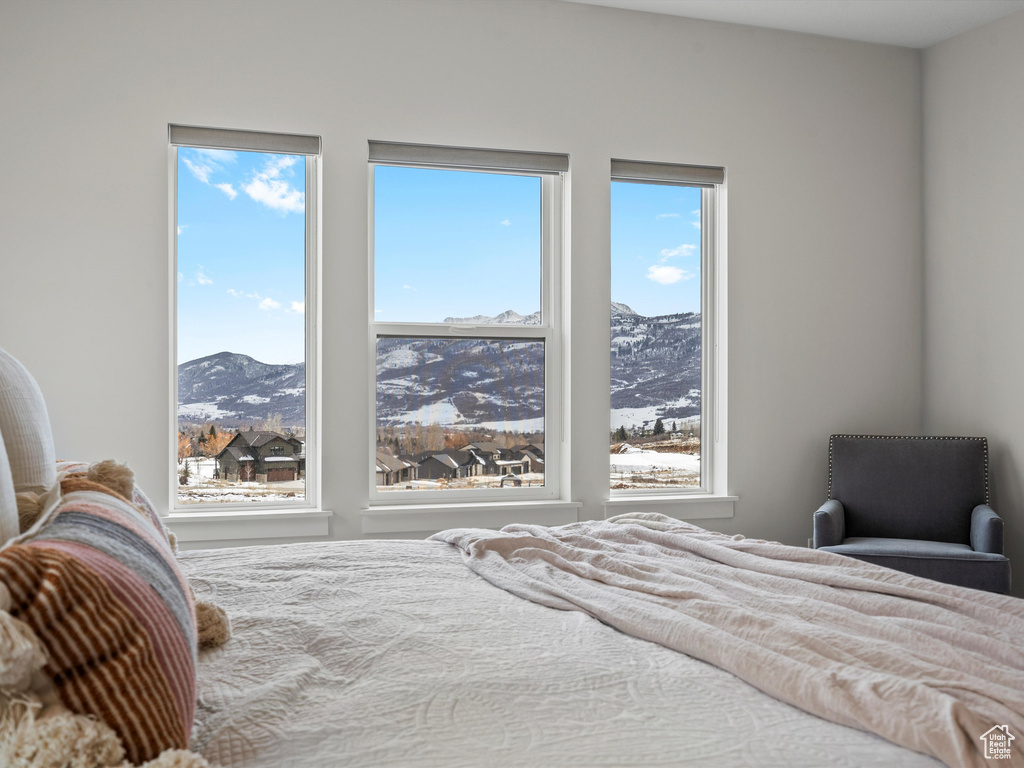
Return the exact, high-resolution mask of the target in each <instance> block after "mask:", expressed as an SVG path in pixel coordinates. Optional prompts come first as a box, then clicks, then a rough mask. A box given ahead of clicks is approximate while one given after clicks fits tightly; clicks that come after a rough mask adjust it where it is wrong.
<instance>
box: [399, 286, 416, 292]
mask: <svg viewBox="0 0 1024 768" xmlns="http://www.w3.org/2000/svg"><path fill="white" fill-rule="evenodd" d="M402 288H403V289H405V290H407V291H419V288H416V287H415V286H412V285H403V286H402Z"/></svg>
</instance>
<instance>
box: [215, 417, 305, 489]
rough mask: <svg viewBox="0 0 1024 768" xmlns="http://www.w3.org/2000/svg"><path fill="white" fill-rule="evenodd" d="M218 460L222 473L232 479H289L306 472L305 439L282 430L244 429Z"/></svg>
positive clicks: (283, 480) (260, 480)
mask: <svg viewBox="0 0 1024 768" xmlns="http://www.w3.org/2000/svg"><path fill="white" fill-rule="evenodd" d="M216 459H217V472H218V474H219V476H220V477H222V478H224V479H226V480H229V481H231V482H237V481H242V482H250V481H255V482H257V483H277V482H286V481H289V480H299V479H301V478H303V477H305V472H306V455H305V453H304V452H303V445H302V441H301V440H299V439H297V438H294V437H290V436H288V435H282V434H280V433H278V432H266V431H262V430H255V429H246V430H242V431H240V432H238V434H236V435H235V436H234V437H233V438H232V439H231V442H230V443H228V444H227V445H226V446H224V449H223V450H222V451H221V452H220V453H218V454H217V456H216Z"/></svg>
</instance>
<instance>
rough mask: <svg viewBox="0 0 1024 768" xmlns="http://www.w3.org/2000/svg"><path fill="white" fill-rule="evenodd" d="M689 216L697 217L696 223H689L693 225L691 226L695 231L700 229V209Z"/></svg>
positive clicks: (691, 212)
mask: <svg viewBox="0 0 1024 768" xmlns="http://www.w3.org/2000/svg"><path fill="white" fill-rule="evenodd" d="M690 215H691V216H696V217H697V220H696V221H691V222H690V223H691V224H693V226H694V227H696V228H697V229H700V208H698V209H697V210H696V211H690Z"/></svg>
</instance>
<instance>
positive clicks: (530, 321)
mask: <svg viewBox="0 0 1024 768" xmlns="http://www.w3.org/2000/svg"><path fill="white" fill-rule="evenodd" d="M444 321H445V322H446V323H448V324H450V325H540V310H537V311H536V312H533V313H531V314H529V315H520V314H519V313H518V312H516V311H515V310H512V309H507V310H505V311H504V312H502V313H501V314H500V315H495V316H494V317H488V316H487V315H474V316H473V317H446V318H445V319H444Z"/></svg>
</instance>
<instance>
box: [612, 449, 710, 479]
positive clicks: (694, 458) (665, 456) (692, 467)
mask: <svg viewBox="0 0 1024 768" xmlns="http://www.w3.org/2000/svg"><path fill="white" fill-rule="evenodd" d="M608 464H609V472H610V476H611V487H612V488H614V489H616V490H622V489H628V488H668V487H679V486H682V487H684V488H695V487H699V486H700V453H661V452H659V451H655V450H651V449H649V448H640V447H635V446H631V445H629V444H628V443H623V444H622V447H621V449H620V450H619V452H617V453H612V454H611V455H610V456H609V457H608Z"/></svg>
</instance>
